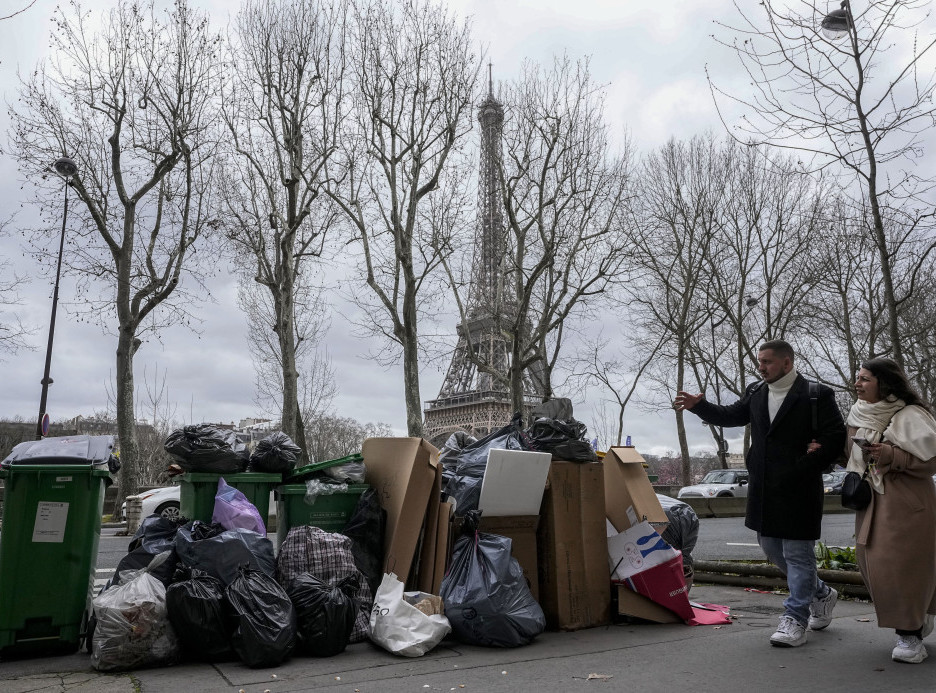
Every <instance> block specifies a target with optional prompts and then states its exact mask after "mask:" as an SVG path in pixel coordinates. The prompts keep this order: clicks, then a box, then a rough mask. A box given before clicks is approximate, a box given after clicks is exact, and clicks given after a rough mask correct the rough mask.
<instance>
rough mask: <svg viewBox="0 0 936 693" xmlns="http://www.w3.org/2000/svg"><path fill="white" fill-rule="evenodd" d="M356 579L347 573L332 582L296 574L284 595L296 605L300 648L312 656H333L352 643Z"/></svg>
mask: <svg viewBox="0 0 936 693" xmlns="http://www.w3.org/2000/svg"><path fill="white" fill-rule="evenodd" d="M358 587H359V585H358V578H357V576H356V575H349V576H348V577H345V578H343V579H342V580H339V581H337V582H335V583H333V584H329V583H327V582H324V581H323V580H320V579H318V578H317V577H315V576H314V575H312V573H302V574H301V575H298V576H296V577H295V578H293V579H292V581H291V582H290V583H289V584H288V585H287V587H286V594H288V595H289V598H290V599H291V600H292V603H293V606H294V607H295V608H296V623H297V630H298V634H299V648H300V649H301V650H302V651H303V652H304V653H306V654H310V655H313V656H314V657H334V656H335V655H336V654H340V653H342V652H344V650H345V648H346V647H347V646H348V643H349V642H351V631H352V630H354V619H355V618H357V612H358V605H357V603H355V601H354V593H355V592H357V590H358Z"/></svg>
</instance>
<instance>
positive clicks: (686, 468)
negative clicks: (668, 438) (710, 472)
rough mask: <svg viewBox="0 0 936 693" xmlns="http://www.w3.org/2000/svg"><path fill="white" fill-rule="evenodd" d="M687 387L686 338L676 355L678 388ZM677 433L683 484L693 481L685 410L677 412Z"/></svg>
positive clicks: (686, 484) (687, 484)
mask: <svg viewBox="0 0 936 693" xmlns="http://www.w3.org/2000/svg"><path fill="white" fill-rule="evenodd" d="M685 387H686V347H685V340H680V345H679V353H678V354H677V355H676V390H677V391H679V390H684V389H685ZM676 435H677V437H678V438H679V455H680V457H681V458H682V484H683V486H689V484H691V483H692V461H691V460H690V459H689V441H688V440H687V439H686V420H685V412H682V411H677V412H676Z"/></svg>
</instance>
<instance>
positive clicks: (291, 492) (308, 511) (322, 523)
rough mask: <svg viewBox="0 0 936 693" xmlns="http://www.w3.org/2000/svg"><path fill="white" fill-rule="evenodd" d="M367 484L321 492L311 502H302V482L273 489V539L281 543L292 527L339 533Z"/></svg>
mask: <svg viewBox="0 0 936 693" xmlns="http://www.w3.org/2000/svg"><path fill="white" fill-rule="evenodd" d="M369 488H370V485H368V484H348V490H347V491H339V492H338V493H331V494H327V495H321V496H319V497H318V498H316V499H315V503H313V504H312V505H309V504H308V503H306V502H305V496H306V485H305V484H283V485H282V486H280V487H279V488H278V489H276V493H275V496H276V542H277V546H282V544H283V542H284V541H285V540H286V535H287V534H289V530H290V529H292V528H293V527H299V526H302V525H311V526H313V527H318V528H319V529H323V530H325V531H326V532H341V531H342V530H343V529H344V528H345V525H346V524H348V520H350V519H351V515H352V514H353V513H354V509H355V508H356V507H357V504H358V500H360V498H361V494H362V493H364V492H365V491H366V490H367V489H369Z"/></svg>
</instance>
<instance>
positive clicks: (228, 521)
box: [211, 477, 266, 536]
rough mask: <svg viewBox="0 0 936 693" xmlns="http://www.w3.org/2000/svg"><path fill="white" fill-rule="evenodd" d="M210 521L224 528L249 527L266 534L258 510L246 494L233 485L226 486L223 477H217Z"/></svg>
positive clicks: (251, 529)
mask: <svg viewBox="0 0 936 693" xmlns="http://www.w3.org/2000/svg"><path fill="white" fill-rule="evenodd" d="M211 521H212V522H218V523H220V524H221V526H222V527H224V529H238V528H239V529H249V530H250V531H251V532H256V533H257V534H259V535H260V536H266V526H265V525H264V523H263V518H262V517H260V511H259V510H257V507H256V506H255V505H254V504H253V503H251V502H250V501H249V500H247V496H245V495H244V494H243V493H241V492H240V491H238V490H237V489H236V488H234V487H233V486H228V483H227V482H226V481H225V480H224V477H221V478H220V479H218V493H217V494H216V495H215V505H214V512H213V513H212V515H211Z"/></svg>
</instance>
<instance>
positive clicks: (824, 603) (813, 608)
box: [809, 587, 838, 630]
mask: <svg viewBox="0 0 936 693" xmlns="http://www.w3.org/2000/svg"><path fill="white" fill-rule="evenodd" d="M837 601H838V592H836V591H835V590H834V589H833V588H832V587H830V588H829V594H827V595H826V596H825V597H824V598H823V599H815V600H813V603H812V604H810V605H809V629H810V630H822V629H823V628H825V627H826V626H828V625H829V624H830V623H832V609H834V608H835V603H836V602H837Z"/></svg>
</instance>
